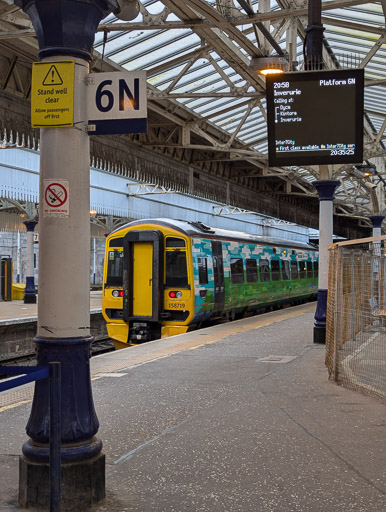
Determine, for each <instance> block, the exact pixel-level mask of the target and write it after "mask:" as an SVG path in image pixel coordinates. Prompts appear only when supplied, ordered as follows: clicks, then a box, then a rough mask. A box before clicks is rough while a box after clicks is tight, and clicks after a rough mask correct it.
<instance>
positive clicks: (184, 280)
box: [165, 249, 188, 287]
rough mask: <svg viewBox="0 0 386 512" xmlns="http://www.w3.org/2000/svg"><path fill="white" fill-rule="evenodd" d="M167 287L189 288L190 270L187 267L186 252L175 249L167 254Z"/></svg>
mask: <svg viewBox="0 0 386 512" xmlns="http://www.w3.org/2000/svg"><path fill="white" fill-rule="evenodd" d="M165 285H166V286H167V287H174V286H178V287H187V286H188V270H187V267H186V252H185V251H179V250H178V249H174V251H167V252H166V282H165Z"/></svg>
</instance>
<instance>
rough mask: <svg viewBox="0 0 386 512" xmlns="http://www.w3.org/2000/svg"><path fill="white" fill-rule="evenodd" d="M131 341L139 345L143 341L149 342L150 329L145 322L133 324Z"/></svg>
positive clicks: (130, 335)
mask: <svg viewBox="0 0 386 512" xmlns="http://www.w3.org/2000/svg"><path fill="white" fill-rule="evenodd" d="M129 332H130V334H129V341H132V342H134V343H138V342H141V341H149V339H150V329H149V326H148V324H146V323H143V322H133V324H132V325H131V326H130V331H129Z"/></svg>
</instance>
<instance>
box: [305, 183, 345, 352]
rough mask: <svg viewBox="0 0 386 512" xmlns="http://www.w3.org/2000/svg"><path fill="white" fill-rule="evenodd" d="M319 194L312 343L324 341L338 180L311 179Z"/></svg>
mask: <svg viewBox="0 0 386 512" xmlns="http://www.w3.org/2000/svg"><path fill="white" fill-rule="evenodd" d="M312 184H313V185H314V187H315V188H316V190H317V192H318V195H319V279H318V301H317V306H316V312H315V323H314V343H325V342H326V313H327V293H328V247H329V246H330V245H331V244H332V236H333V200H334V192H335V189H336V187H337V186H338V185H340V181H336V180H320V181H313V182H312Z"/></svg>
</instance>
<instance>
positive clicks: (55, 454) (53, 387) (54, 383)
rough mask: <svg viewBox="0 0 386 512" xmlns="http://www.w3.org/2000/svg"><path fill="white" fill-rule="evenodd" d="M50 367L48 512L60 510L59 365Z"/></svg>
mask: <svg viewBox="0 0 386 512" xmlns="http://www.w3.org/2000/svg"><path fill="white" fill-rule="evenodd" d="M49 368H50V512H60V501H61V500H60V498H61V496H60V480H61V475H60V462H61V460H60V451H61V430H62V422H61V403H62V388H61V365H60V363H59V362H56V361H55V362H52V363H50V364H49Z"/></svg>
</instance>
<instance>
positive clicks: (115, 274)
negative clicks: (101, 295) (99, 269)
mask: <svg viewBox="0 0 386 512" xmlns="http://www.w3.org/2000/svg"><path fill="white" fill-rule="evenodd" d="M122 285H123V251H122V250H118V249H114V250H113V251H109V254H108V263H107V276H106V286H122Z"/></svg>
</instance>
